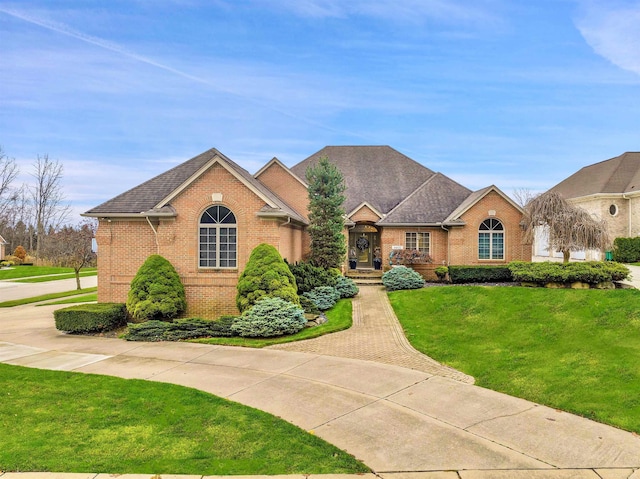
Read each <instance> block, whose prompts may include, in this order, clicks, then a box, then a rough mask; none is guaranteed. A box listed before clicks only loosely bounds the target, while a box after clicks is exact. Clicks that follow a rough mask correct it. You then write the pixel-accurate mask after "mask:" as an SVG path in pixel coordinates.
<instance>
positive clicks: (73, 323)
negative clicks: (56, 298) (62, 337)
mask: <svg viewBox="0 0 640 479" xmlns="http://www.w3.org/2000/svg"><path fill="white" fill-rule="evenodd" d="M53 317H54V319H55V324H56V329H58V330H59V331H66V332H68V333H77V334H83V333H99V332H105V331H113V330H114V329H117V328H119V327H120V326H124V325H125V324H126V323H127V310H126V308H125V305H124V304H122V303H97V304H96V303H88V304H79V305H77V306H70V307H68V308H63V309H57V310H56V311H54V312H53Z"/></svg>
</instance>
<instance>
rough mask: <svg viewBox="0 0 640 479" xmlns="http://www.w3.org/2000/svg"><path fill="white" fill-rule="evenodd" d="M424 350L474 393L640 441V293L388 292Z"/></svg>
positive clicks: (439, 289) (480, 289)
mask: <svg viewBox="0 0 640 479" xmlns="http://www.w3.org/2000/svg"><path fill="white" fill-rule="evenodd" d="M389 298H390V300H391V304H392V306H393V309H394V310H395V312H396V314H397V316H398V318H399V320H400V322H401V323H402V326H403V328H404V330H405V334H406V336H407V338H408V339H409V341H410V342H411V344H412V345H413V346H414V347H415V348H416V349H418V350H419V351H421V352H423V353H425V354H427V355H429V356H431V357H432V358H434V359H436V360H438V361H441V362H443V363H445V364H448V365H450V366H452V367H454V368H456V369H458V370H460V371H463V372H465V373H467V374H470V375H472V376H473V377H475V378H476V384H477V385H479V386H483V387H486V388H489V389H493V390H495V391H501V392H504V393H507V394H510V395H512V396H517V397H521V398H525V399H528V400H531V401H534V402H537V403H540V404H545V405H547V406H550V407H553V408H557V409H561V410H563V411H568V412H572V413H576V414H579V415H581V416H584V417H587V418H590V419H595V420H597V421H600V422H603V423H606V424H610V425H613V426H617V427H620V428H622V429H626V430H628V431H633V432H636V433H640V394H638V391H640V368H639V367H638V364H640V291H638V290H611V291H600V290H564V289H558V290H553V289H545V288H520V287H508V288H505V287H502V288H501V287H471V286H466V287H432V288H424V289H420V290H415V291H397V292H392V293H389Z"/></svg>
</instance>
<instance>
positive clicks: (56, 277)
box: [15, 270, 98, 283]
mask: <svg viewBox="0 0 640 479" xmlns="http://www.w3.org/2000/svg"><path fill="white" fill-rule="evenodd" d="M97 274H98V272H97V271H96V270H93V271H80V278H84V277H86V276H96V275H97ZM75 277H76V275H75V273H71V274H56V275H51V276H40V277H38V278H27V279H16V280H15V282H16V283H45V282H48V281H59V280H62V279H75ZM81 281H82V279H81Z"/></svg>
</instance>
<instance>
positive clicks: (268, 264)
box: [236, 243, 300, 312]
mask: <svg viewBox="0 0 640 479" xmlns="http://www.w3.org/2000/svg"><path fill="white" fill-rule="evenodd" d="M237 289H238V294H237V295H236V305H237V306H238V309H239V310H240V312H245V311H247V310H248V309H249V308H251V307H252V306H253V305H254V304H256V303H257V302H258V301H260V300H261V299H262V298H264V297H268V298H282V299H283V300H285V301H289V302H291V303H293V304H295V305H298V306H299V305H300V300H299V299H298V293H297V290H298V288H297V285H296V279H295V277H294V276H293V274H292V273H291V271H289V267H288V266H287V264H286V263H285V262H284V260H283V259H282V256H280V253H278V250H277V249H276V248H275V247H273V246H272V245H270V244H266V243H262V244H260V245H258V246H256V247H255V248H254V249H253V251H252V252H251V256H250V257H249V261H248V262H247V266H246V267H245V269H244V271H243V272H242V274H241V275H240V279H239V280H238V286H237Z"/></svg>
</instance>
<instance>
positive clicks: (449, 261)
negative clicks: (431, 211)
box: [440, 225, 451, 266]
mask: <svg viewBox="0 0 640 479" xmlns="http://www.w3.org/2000/svg"><path fill="white" fill-rule="evenodd" d="M440 228H442V229H443V230H444V231H446V232H447V266H449V264H450V263H451V245H450V242H449V228H447V227H446V226H445V225H440Z"/></svg>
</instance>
